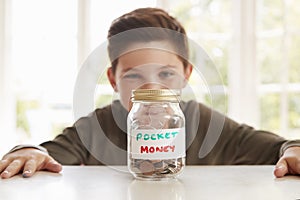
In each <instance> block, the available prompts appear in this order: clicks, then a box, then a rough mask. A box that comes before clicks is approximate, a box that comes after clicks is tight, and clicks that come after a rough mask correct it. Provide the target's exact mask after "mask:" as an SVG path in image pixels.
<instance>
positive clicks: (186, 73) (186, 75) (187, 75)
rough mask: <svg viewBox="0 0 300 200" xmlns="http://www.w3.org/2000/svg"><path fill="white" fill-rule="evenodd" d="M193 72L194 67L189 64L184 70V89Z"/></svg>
mask: <svg viewBox="0 0 300 200" xmlns="http://www.w3.org/2000/svg"><path fill="white" fill-rule="evenodd" d="M192 72H193V65H191V64H188V66H186V67H185V69H184V85H183V87H182V88H184V87H185V86H186V84H187V82H188V80H189V78H190V76H191V74H192Z"/></svg>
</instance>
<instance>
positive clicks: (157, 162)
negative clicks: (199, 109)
mask: <svg viewBox="0 0 300 200" xmlns="http://www.w3.org/2000/svg"><path fill="white" fill-rule="evenodd" d="M127 132H128V148H127V151H128V169H129V171H130V172H131V173H132V174H133V175H134V177H136V178H138V179H147V180H161V179H168V178H175V177H176V176H177V175H178V174H180V173H181V172H182V170H183V168H184V166H185V118H184V114H183V112H182V110H181V109H180V107H179V103H178V102H175V103H174V102H164V101H152V102H151V101H133V106H132V109H131V111H130V112H129V114H128V118H127Z"/></svg>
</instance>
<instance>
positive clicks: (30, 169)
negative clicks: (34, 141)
mask: <svg viewBox="0 0 300 200" xmlns="http://www.w3.org/2000/svg"><path fill="white" fill-rule="evenodd" d="M36 168H37V164H36V161H35V160H28V161H27V162H26V163H25V165H24V169H23V174H22V176H23V177H24V178H28V177H31V176H32V175H33V174H34V173H35V171H36Z"/></svg>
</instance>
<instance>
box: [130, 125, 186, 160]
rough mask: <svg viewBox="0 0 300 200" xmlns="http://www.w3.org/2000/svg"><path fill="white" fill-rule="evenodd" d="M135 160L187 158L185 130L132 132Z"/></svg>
mask: <svg viewBox="0 0 300 200" xmlns="http://www.w3.org/2000/svg"><path fill="white" fill-rule="evenodd" d="M131 150H132V151H131V153H132V157H133V158H135V159H174V158H179V157H184V156H185V129H184V128H175V129H161V130H148V129H147V130H146V129H138V130H132V132H131Z"/></svg>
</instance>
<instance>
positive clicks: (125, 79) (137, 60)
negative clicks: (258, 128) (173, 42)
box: [107, 48, 192, 110]
mask: <svg viewBox="0 0 300 200" xmlns="http://www.w3.org/2000/svg"><path fill="white" fill-rule="evenodd" d="M191 72H192V66H190V65H189V66H187V67H186V68H184V66H183V63H182V60H180V59H179V57H178V56H177V55H175V54H173V53H170V52H167V51H165V50H160V49H153V48H148V49H139V50H135V51H131V52H129V53H126V54H124V55H122V56H120V57H119V58H118V65H117V67H116V71H115V73H114V74H113V73H112V69H111V68H109V69H108V71H107V75H108V78H109V81H110V83H111V85H112V87H113V88H114V90H115V92H119V95H120V101H121V103H122V105H123V106H124V107H125V108H126V109H127V110H129V104H130V97H131V91H132V90H135V89H138V88H142V89H162V88H167V89H182V88H183V87H185V84H186V81H187V80H188V78H189V77H190V74H191Z"/></svg>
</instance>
